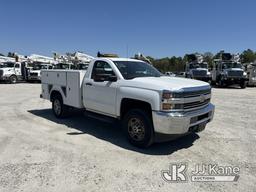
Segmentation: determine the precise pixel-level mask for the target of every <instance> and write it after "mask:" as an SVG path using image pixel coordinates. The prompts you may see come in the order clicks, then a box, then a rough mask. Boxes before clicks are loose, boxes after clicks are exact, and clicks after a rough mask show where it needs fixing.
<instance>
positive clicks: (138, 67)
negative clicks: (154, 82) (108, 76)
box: [114, 61, 162, 79]
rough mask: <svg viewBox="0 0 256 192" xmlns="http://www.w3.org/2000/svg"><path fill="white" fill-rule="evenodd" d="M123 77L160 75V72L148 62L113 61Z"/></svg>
mask: <svg viewBox="0 0 256 192" xmlns="http://www.w3.org/2000/svg"><path fill="white" fill-rule="evenodd" d="M114 63H115V65H116V66H117V68H118V69H119V71H120V72H121V74H122V75H123V77H124V79H134V78H136V77H160V76H162V74H161V73H160V72H159V71H158V70H157V69H155V68H154V67H152V66H151V65H149V64H148V63H144V62H138V61H114Z"/></svg>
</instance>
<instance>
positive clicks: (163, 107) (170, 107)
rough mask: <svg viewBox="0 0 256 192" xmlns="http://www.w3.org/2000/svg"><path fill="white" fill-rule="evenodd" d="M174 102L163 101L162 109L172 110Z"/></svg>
mask: <svg viewBox="0 0 256 192" xmlns="http://www.w3.org/2000/svg"><path fill="white" fill-rule="evenodd" d="M173 106H174V105H173V104H171V103H163V104H162V109H163V110H171V109H172V108H173Z"/></svg>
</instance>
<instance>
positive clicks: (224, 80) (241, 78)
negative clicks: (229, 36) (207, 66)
mask: <svg viewBox="0 0 256 192" xmlns="http://www.w3.org/2000/svg"><path fill="white" fill-rule="evenodd" d="M247 80H248V79H247V74H246V72H245V71H244V68H243V66H242V64H241V63H240V62H239V61H235V60H233V59H232V55H231V54H229V53H223V54H222V56H221V59H216V60H214V64H213V70H212V83H213V84H217V85H218V86H219V87H225V86H230V85H239V86H240V87H241V88H246V83H247Z"/></svg>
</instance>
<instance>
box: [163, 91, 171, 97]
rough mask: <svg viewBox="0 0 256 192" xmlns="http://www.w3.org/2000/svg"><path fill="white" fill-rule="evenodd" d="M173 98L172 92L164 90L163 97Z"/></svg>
mask: <svg viewBox="0 0 256 192" xmlns="http://www.w3.org/2000/svg"><path fill="white" fill-rule="evenodd" d="M171 98H172V92H170V91H167V90H164V91H163V94H162V99H171Z"/></svg>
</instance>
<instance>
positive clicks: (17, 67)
mask: <svg viewBox="0 0 256 192" xmlns="http://www.w3.org/2000/svg"><path fill="white" fill-rule="evenodd" d="M21 66H22V65H21V63H18V62H4V63H3V64H2V65H1V68H0V80H2V81H8V82H10V83H16V82H17V81H18V80H21V79H23V76H22V67H21Z"/></svg>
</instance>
